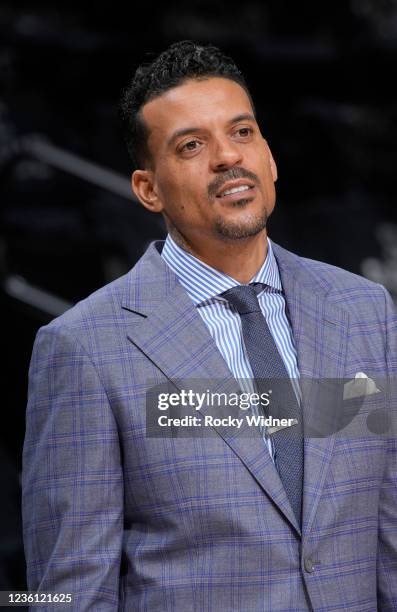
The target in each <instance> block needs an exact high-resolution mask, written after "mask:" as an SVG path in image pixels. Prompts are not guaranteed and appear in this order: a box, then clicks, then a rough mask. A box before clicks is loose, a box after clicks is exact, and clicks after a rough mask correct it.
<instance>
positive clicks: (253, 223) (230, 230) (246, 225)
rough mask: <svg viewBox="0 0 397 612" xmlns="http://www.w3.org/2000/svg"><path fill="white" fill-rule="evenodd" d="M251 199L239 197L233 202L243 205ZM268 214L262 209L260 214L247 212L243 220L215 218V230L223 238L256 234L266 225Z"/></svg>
mask: <svg viewBox="0 0 397 612" xmlns="http://www.w3.org/2000/svg"><path fill="white" fill-rule="evenodd" d="M250 201H251V200H245V199H241V200H238V201H236V202H235V203H234V206H236V207H244V206H245V205H246V204H247V203H248V202H250ZM268 218H269V215H268V214H267V211H266V210H265V209H264V210H263V211H262V213H261V214H257V215H252V214H248V215H247V217H246V218H245V219H244V221H239V222H237V223H236V222H232V221H226V220H225V219H224V218H223V217H220V216H219V217H217V218H216V219H215V232H216V233H217V235H218V236H220V237H222V238H224V239H225V240H242V239H243V238H249V237H250V236H256V235H257V234H259V232H261V231H262V230H263V229H265V227H266V226H267V221H268Z"/></svg>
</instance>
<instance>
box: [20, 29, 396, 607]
mask: <svg viewBox="0 0 397 612" xmlns="http://www.w3.org/2000/svg"><path fill="white" fill-rule="evenodd" d="M122 109H123V113H124V118H125V121H126V124H127V135H128V136H127V137H128V142H129V147H130V151H131V153H132V155H133V159H134V162H135V165H136V169H135V171H134V173H133V174H132V189H133V190H134V192H135V194H136V195H137V196H138V198H139V200H140V201H141V202H142V204H143V205H144V206H145V207H146V208H147V209H149V210H151V211H153V212H154V213H162V214H163V215H164V218H165V220H166V224H167V227H168V230H169V234H168V236H167V240H166V241H165V243H164V242H163V241H157V242H154V243H152V244H151V245H150V247H149V248H148V250H147V251H146V253H145V254H144V255H143V257H142V258H141V259H140V260H139V261H138V263H137V264H136V265H135V266H134V268H133V269H132V270H131V271H130V272H129V273H128V274H126V275H125V276H124V277H122V278H120V279H118V280H116V281H114V282H113V283H110V284H109V285H107V286H106V287H103V288H102V289H100V290H99V291H97V292H95V293H94V294H93V295H91V296H89V297H88V298H87V299H85V300H83V301H81V302H79V303H78V304H77V305H76V306H75V307H74V308H72V309H71V310H69V311H68V312H66V313H65V314H64V315H62V316H61V317H59V318H57V319H55V320H54V321H52V322H51V323H50V324H49V325H47V326H45V327H43V328H41V329H40V330H39V332H38V336H37V338H36V341H35V346H34V351H33V356H32V362H31V367H30V375H29V384H30V387H29V403H28V408H27V429H26V438H25V446H24V456H23V516H24V542H25V550H26V558H27V567H28V581H29V588H30V589H33V590H40V591H42V592H47V591H51V592H57V593H72V596H73V604H72V605H73V609H76V610H89V609H90V610H117V609H120V610H137V611H138V610H142V611H143V610H151V611H152V610H153V611H154V610H156V611H162V610H164V611H166V610H167V611H178V612H179V611H183V612H187V611H189V610H191V611H193V610H194V611H200V612H202V611H216V612H217V611H222V612H223V611H226V610H227V611H228V612H229V611H231V610H234V611H244V612H259V611H261V612H262V611H264V610H269V611H272V612H273V611H276V610H280V611H281V610H285V611H286V610H295V611H297V610H316V611H325V610H327V611H328V610H350V611H357V612H364V611H368V612H374V610H377V609H379V610H382V611H385V610H396V609H397V488H396V444H395V439H394V438H392V437H391V436H379V435H374V434H371V432H370V431H367V430H366V432H364V433H363V434H362V435H360V436H357V435H353V434H354V432H355V431H356V430H354V429H353V430H352V431H353V434H352V435H351V436H350V437H349V436H347V435H346V436H339V437H338V436H336V435H335V432H333V431H330V432H328V434H329V435H318V436H305V439H304V444H303V442H302V437H301V436H300V435H292V434H291V432H294V431H299V427H300V426H301V424H302V419H303V416H302V415H303V412H302V411H303V410H304V408H305V406H304V404H305V402H304V399H302V395H301V393H302V389H301V387H302V385H299V384H298V385H296V384H295V385H294V381H295V382H296V381H299V380H302V381H303V379H304V377H307V378H308V379H314V380H322V379H327V380H339V379H341V380H344V379H347V380H349V381H353V383H354V381H355V379H356V377H357V375H358V376H359V377H360V376H361V377H366V379H365V381H366V382H367V381H369V379H371V378H374V377H377V378H378V379H379V378H382V377H384V378H385V379H386V377H388V379H390V378H391V377H392V376H393V375H394V374H395V373H396V371H397V357H396V355H397V318H396V315H395V314H394V311H393V306H392V302H391V299H390V297H389V295H388V293H387V292H386V291H385V289H384V288H383V287H382V286H380V285H377V284H374V283H371V282H369V281H367V280H365V279H363V278H361V277H359V276H356V275H353V274H350V273H348V272H346V271H343V270H340V269H338V268H335V267H332V266H329V265H326V264H323V263H320V262H315V261H311V260H308V259H303V258H301V257H298V256H296V255H294V254H292V253H290V252H288V251H286V250H285V249H283V248H282V247H280V246H278V245H276V244H275V243H274V242H272V241H271V240H269V239H268V237H267V229H266V228H267V220H268V218H269V216H270V215H271V213H272V210H273V207H274V205H275V186H274V184H275V181H276V179H277V170H276V165H275V162H274V160H273V157H272V154H271V152H270V149H269V146H268V144H267V142H266V140H265V139H264V138H263V136H262V134H261V132H260V129H259V126H258V124H257V121H256V118H255V109H254V106H253V103H252V100H251V97H250V95H249V92H248V90H247V86H246V84H245V82H244V79H243V77H242V75H241V73H240V72H239V70H238V69H237V68H236V66H235V65H234V63H233V61H232V60H231V59H230V58H228V57H225V56H224V55H223V54H222V53H221V52H220V51H219V50H218V49H216V48H214V47H212V46H208V47H203V46H199V45H196V44H194V43H193V42H191V41H183V42H180V43H176V44H174V45H172V46H171V47H170V48H169V49H167V50H166V51H164V53H162V54H161V55H160V56H159V57H158V58H157V59H156V60H154V61H153V62H152V64H151V65H146V66H142V67H140V68H139V69H138V70H137V72H136V74H135V77H134V80H133V81H132V84H131V86H130V87H129V88H128V89H127V90H126V92H125V94H124V97H123V102H122ZM261 379H272V380H273V379H274V380H278V379H280V380H281V379H282V380H287V379H289V380H290V381H292V384H290V383H288V386H287V387H286V388H285V391H284V392H282V393H283V394H282V395H281V396H279V397H281V398H282V401H280V400H277V401H279V402H280V403H281V404H283V405H287V406H288V410H287V413H288V414H287V416H288V415H290V416H291V415H292V417H293V418H292V419H291V423H292V424H291V425H290V426H288V427H284V426H283V427H281V428H277V427H275V428H274V429H273V430H272V429H271V426H268V424H266V426H265V427H264V428H262V429H260V428H259V427H258V428H255V427H254V428H251V429H250V428H249V427H248V426H245V428H244V427H243V428H242V429H243V430H244V431H243V433H241V432H240V430H239V428H238V426H237V425H236V423H237V421H236V422H235V423H234V424H233V423H231V424H230V426H225V427H224V426H219V425H217V424H216V422H215V421H210V422H211V423H214V424H213V425H210V426H209V427H207V428H206V431H205V433H203V434H202V435H201V434H193V433H192V434H191V435H186V432H185V435H184V434H183V432H182V433H181V430H178V427H177V426H176V427H174V428H173V430H172V432H171V431H170V432H169V435H156V432H154V434H153V435H152V434H150V432H148V430H147V428H146V423H147V422H146V417H147V416H148V417H150V416H153V415H152V413H150V410H151V409H152V408H153V406H152V405H151V404H150V400H148V398H150V397H151V392H152V391H153V389H164V388H165V387H167V388H169V389H170V390H173V391H175V392H176V393H179V394H181V393H182V390H183V389H182V383H181V381H188V382H189V381H191V384H192V388H193V387H194V385H196V384H197V385H198V386H200V381H201V383H202V388H205V387H206V386H207V385H208V387H209V389H208V390H209V391H211V392H212V391H214V392H225V394H226V395H227V393H229V392H231V391H232V390H233V389H236V388H238V389H239V390H240V391H241V390H242V389H244V388H245V389H251V390H252V389H254V390H255V389H256V390H261V391H263V387H261ZM237 382H239V384H237ZM371 382H372V384H375V383H374V381H373V380H372V381H371ZM349 384H350V383H349ZM244 385H248V386H246V387H244ZM250 385H253V386H250ZM255 385H256V386H255ZM347 388H348V389H350V388H351V387H347ZM375 390H376V391H377V392H376V393H375V392H374V393H372V394H371V395H368V397H365V398H364V400H363V399H362V398H361V400H362V401H363V404H362V406H361V412H360V413H359V415H358V416H359V418H362V415H367V414H368V412H365V410H364V411H363V409H364V408H365V409H372V408H374V409H375V410H376V409H378V408H379V407H380V406H383V403H382V402H383V400H382V398H383V397H384V394H382V393H381V392H379V389H378V388H376V384H375ZM164 397H169V398H170V397H171V396H167V395H164ZM267 397H269V396H267ZM351 397H353V400H354V394H353V396H351ZM277 401H276V403H277ZM148 404H149V405H148ZM209 404H210V402H207V403H206V404H205V405H204V404H203V405H202V406H201V408H200V410H194V412H195V414H196V415H199V416H200V417H204V416H207V417H208V416H211V414H210V413H211V410H212V412H213V413H214V414H215V415H216V408H214V409H212V408H211V406H210V405H209ZM254 404H255V402H254V401H253V400H252V406H251V408H252V410H254ZM320 404H321V402H320ZM320 404H318V405H317V406H316V410H317V409H318V410H319V411H321V407H322V405H320ZM159 405H160V404H159ZM228 410H230V414H231V413H232V412H233V409H232V408H231V407H229V408H228V409H227V410H226V409H225V407H223V408H220V409H219V414H222V415H225V414H227V412H228ZM331 411H332V404H331ZM149 413H150V414H149ZM238 413H241V410H239V409H238V408H234V412H233V414H234V415H237V414H238ZM162 414H163V413H162ZM167 414H168V415H170V414H171V412H170V411H168V413H167ZM258 414H259V409H258ZM327 415H328V412H327ZM245 422H246V421H245ZM174 425H176V424H175V423H174ZM353 427H355V425H354V426H353ZM159 429H160V428H159ZM175 429H176V430H177V431H176V432H175ZM193 429H194V428H193V427H192V428H191V430H193ZM249 429H250V431H248V430H249ZM300 431H301V430H300ZM50 608H51V606H50ZM51 609H52V608H51Z"/></svg>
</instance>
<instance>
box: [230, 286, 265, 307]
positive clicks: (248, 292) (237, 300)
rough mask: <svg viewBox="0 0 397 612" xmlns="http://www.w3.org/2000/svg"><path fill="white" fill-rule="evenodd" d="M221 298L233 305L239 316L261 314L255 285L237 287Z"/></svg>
mask: <svg viewBox="0 0 397 612" xmlns="http://www.w3.org/2000/svg"><path fill="white" fill-rule="evenodd" d="M221 296H222V297H224V298H225V299H226V300H227V301H228V302H229V303H230V304H233V306H234V307H235V308H236V310H237V311H238V313H239V314H248V313H249V312H261V309H260V306H259V302H258V296H257V293H256V289H255V287H254V286H253V285H236V287H232V288H231V289H228V290H227V291H224V293H221Z"/></svg>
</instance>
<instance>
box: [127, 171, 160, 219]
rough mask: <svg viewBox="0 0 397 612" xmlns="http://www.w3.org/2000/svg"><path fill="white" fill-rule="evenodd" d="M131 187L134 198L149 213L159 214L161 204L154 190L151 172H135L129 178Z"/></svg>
mask: <svg viewBox="0 0 397 612" xmlns="http://www.w3.org/2000/svg"><path fill="white" fill-rule="evenodd" d="M131 187H132V191H133V192H134V193H135V195H136V197H137V198H138V199H139V201H140V202H141V203H142V204H143V206H144V207H145V208H147V209H148V210H150V211H151V212H161V211H162V210H163V204H162V202H161V200H160V198H159V197H158V195H157V192H156V190H155V188H154V176H153V172H152V171H151V170H135V172H133V173H132V176H131Z"/></svg>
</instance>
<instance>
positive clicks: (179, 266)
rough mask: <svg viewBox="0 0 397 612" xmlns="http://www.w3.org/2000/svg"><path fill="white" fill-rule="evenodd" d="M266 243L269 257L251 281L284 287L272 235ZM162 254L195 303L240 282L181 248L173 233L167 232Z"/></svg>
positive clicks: (279, 289) (217, 294)
mask: <svg viewBox="0 0 397 612" xmlns="http://www.w3.org/2000/svg"><path fill="white" fill-rule="evenodd" d="M267 244H268V249H267V256H266V259H265V261H264V262H263V264H262V266H261V268H260V270H258V272H257V273H256V274H255V276H254V277H253V278H252V279H251V280H250V283H261V284H264V285H268V286H269V287H271V288H272V289H275V290H278V291H282V285H281V279H280V274H279V270H278V266H277V261H276V258H275V256H274V253H273V249H272V243H271V241H270V239H269V238H267ZM161 257H163V259H164V260H165V262H166V263H167V264H168V266H169V267H170V268H171V269H172V271H173V272H174V273H175V274H176V276H177V277H178V280H179V282H180V283H181V285H182V286H183V287H184V289H185V290H186V291H187V293H188V294H189V297H190V298H191V300H192V301H193V303H194V304H195V305H196V306H197V305H198V304H200V303H201V302H203V301H205V300H208V299H210V298H214V297H216V296H219V294H220V293H223V292H224V291H226V290H227V289H231V288H232V287H235V286H236V285H238V284H239V283H238V282H237V281H236V279H234V278H232V277H231V276H228V275H227V274H225V273H224V272H220V271H219V270H216V269H215V268H212V267H211V266H209V265H207V264H206V263H204V262H203V261H201V260H200V259H197V257H194V255H191V254H190V253H188V252H187V251H185V250H184V249H182V248H181V247H180V246H179V245H178V244H176V242H175V240H173V238H171V236H170V234H168V235H167V238H166V240H165V243H164V246H163V250H162V252H161Z"/></svg>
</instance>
